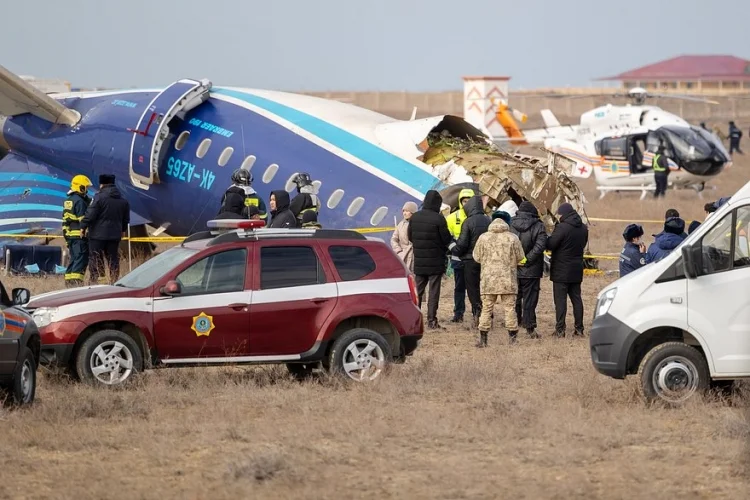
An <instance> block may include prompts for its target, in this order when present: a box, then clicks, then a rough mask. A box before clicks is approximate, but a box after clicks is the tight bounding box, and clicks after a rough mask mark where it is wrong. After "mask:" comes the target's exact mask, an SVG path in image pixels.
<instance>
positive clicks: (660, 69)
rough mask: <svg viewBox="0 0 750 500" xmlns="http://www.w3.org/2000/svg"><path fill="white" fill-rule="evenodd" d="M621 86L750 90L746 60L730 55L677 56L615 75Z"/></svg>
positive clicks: (612, 77) (610, 78)
mask: <svg viewBox="0 0 750 500" xmlns="http://www.w3.org/2000/svg"><path fill="white" fill-rule="evenodd" d="M598 80H599V81H604V80H609V81H612V80H619V81H621V82H622V86H623V87H625V88H628V89H629V88H633V87H643V88H645V89H651V90H657V89H658V90H662V89H675V90H698V91H700V90H704V91H705V90H718V91H722V90H727V91H730V92H731V91H742V90H750V61H748V60H747V59H740V58H739V57H734V56H679V57H674V58H672V59H667V60H666V61H661V62H658V63H654V64H649V65H648V66H643V67H641V68H638V69H633V70H630V71H626V72H625V73H621V74H619V75H616V76H609V77H605V78H599V79H598Z"/></svg>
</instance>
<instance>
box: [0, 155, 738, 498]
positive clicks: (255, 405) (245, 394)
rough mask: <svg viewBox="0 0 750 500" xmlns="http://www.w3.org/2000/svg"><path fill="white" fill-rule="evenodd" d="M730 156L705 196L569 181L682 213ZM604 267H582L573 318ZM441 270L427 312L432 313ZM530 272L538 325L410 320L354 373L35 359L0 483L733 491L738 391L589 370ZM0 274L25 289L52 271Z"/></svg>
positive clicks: (162, 493) (619, 494) (610, 232)
mask: <svg viewBox="0 0 750 500" xmlns="http://www.w3.org/2000/svg"><path fill="white" fill-rule="evenodd" d="M748 168H750V161H747V160H745V159H744V158H740V159H739V164H737V165H735V167H734V168H733V169H731V170H730V171H728V172H727V173H725V174H723V175H722V176H721V178H720V179H719V180H717V182H716V185H717V186H718V189H717V190H716V191H709V192H707V193H706V194H705V196H704V198H705V200H700V199H698V198H697V196H696V195H695V194H694V193H689V192H684V193H674V192H669V193H668V197H667V201H666V202H658V203H654V202H653V201H652V200H651V199H647V200H644V201H643V202H639V201H638V199H637V197H638V195H612V194H610V195H608V197H607V198H605V200H604V201H602V202H599V201H596V200H595V199H594V198H596V193H595V190H594V183H593V180H590V181H587V182H585V183H583V184H582V185H583V186H584V189H585V190H586V192H587V194H588V195H589V196H590V197H591V203H590V204H589V205H588V212H589V215H590V216H592V217H612V218H623V219H625V218H627V219H636V220H638V219H660V218H662V217H663V213H664V211H665V210H666V209H667V208H669V207H671V206H674V207H676V208H678V209H679V210H680V212H681V213H682V214H683V216H684V217H685V218H686V219H687V220H688V221H689V220H690V219H693V218H702V206H703V203H705V201H708V200H713V199H716V198H718V197H719V196H723V195H728V194H732V193H733V192H734V191H735V190H736V189H737V188H738V187H740V186H741V185H743V184H744V182H745V180H746V179H748V178H750V175H748V174H747V169H748ZM623 226H624V223H596V224H595V225H594V226H593V227H592V229H591V234H592V237H591V240H592V243H591V250H592V251H593V252H595V253H612V252H618V251H619V250H620V247H621V244H622V239H621V236H620V233H621V231H622V227H623ZM645 227H646V230H647V234H650V233H652V232H657V231H658V230H659V227H658V224H647V225H645ZM647 240H648V241H650V238H648V239H647ZM602 265H603V267H607V268H610V269H616V262H615V261H602ZM611 279H613V278H612V277H607V276H595V277H587V278H586V280H585V283H584V297H585V307H586V312H585V314H586V322H587V327H588V326H589V325H590V321H591V317H592V311H593V309H592V308H593V306H594V303H595V296H596V293H597V292H598V291H599V290H601V288H602V287H603V286H605V285H606V284H607V283H608V282H609V281H610V280H611ZM444 283H445V286H444V287H443V294H442V302H441V310H440V316H439V317H440V318H441V319H442V320H443V322H444V324H446V325H450V324H449V323H447V320H448V318H449V317H450V315H451V309H452V286H451V284H450V281H445V282H444ZM542 283H543V285H542V297H541V300H540V306H539V324H540V327H541V329H542V333H543V334H544V335H545V337H544V338H543V339H542V340H541V341H539V342H534V341H531V340H526V339H522V340H521V341H520V342H519V344H518V345H516V346H513V347H511V346H509V345H507V339H506V335H505V332H504V331H503V330H500V329H496V330H495V331H494V332H493V333H492V334H491V336H490V348H488V349H485V350H476V349H474V348H473V344H474V342H475V340H476V339H475V332H472V331H471V330H469V329H468V327H467V326H464V327H460V328H456V327H453V326H449V327H448V329H447V330H446V331H445V332H438V333H431V332H428V333H427V335H426V336H425V339H424V341H423V344H422V345H421V347H420V349H418V351H417V353H416V354H415V355H414V357H413V358H411V359H409V360H408V361H407V363H406V364H403V365H396V366H394V367H393V369H392V370H391V372H390V373H389V374H388V375H387V377H385V378H383V379H382V380H381V381H379V382H378V383H376V384H373V385H370V386H357V385H353V384H346V383H342V382H341V381H340V380H337V379H331V378H328V377H327V376H321V377H319V378H316V379H314V380H312V381H306V382H302V383H301V382H296V381H293V380H292V379H291V378H290V377H289V376H288V375H287V374H286V370H285V369H284V368H283V367H256V368H252V367H222V368H212V369H163V370H156V371H152V372H149V373H146V374H143V375H142V376H140V377H139V378H137V379H136V380H135V381H134V382H135V383H133V384H132V385H131V386H129V387H126V388H122V389H115V390H105V389H101V388H91V387H86V386H82V385H78V384H73V383H70V382H68V381H66V380H65V379H64V378H61V377H58V376H53V375H51V374H48V373H46V372H45V371H44V370H42V371H41V372H40V381H39V388H38V392H37V402H36V404H35V405H34V406H33V408H30V409H28V410H24V411H7V410H0V421H2V431H0V450H2V453H0V496H2V497H4V498H164V497H168V498H234V497H245V498H250V497H255V498H259V497H264V498H295V499H298V498H336V497H344V496H346V497H349V498H383V497H398V498H532V499H533V498H605V497H606V498H613V499H615V498H647V497H652V496H654V495H658V496H662V497H665V498H669V497H676V496H677V495H680V498H712V499H713V498H737V499H741V498H750V496H749V495H748V493H749V492H748V489H747V487H746V481H747V472H748V463H749V462H748V460H747V449H746V446H747V441H748V439H749V438H750V423H749V421H748V419H747V418H746V413H745V403H746V401H747V400H748V395H747V390H746V389H745V388H744V387H740V389H739V390H738V391H736V392H735V393H734V394H732V395H730V396H719V395H713V394H712V395H708V396H707V397H705V398H703V399H701V400H696V401H694V402H692V403H691V404H688V405H687V406H686V407H684V408H681V409H676V410H668V409H665V408H661V407H654V408H647V407H645V405H644V404H643V403H642V401H641V400H640V399H638V397H637V394H636V390H635V381H634V380H628V381H625V382H622V381H615V380H611V379H609V378H607V377H604V376H602V375H599V374H598V373H596V372H595V370H594V369H593V367H592V365H591V360H590V357H589V351H588V340H587V339H581V340H572V339H563V340H553V339H551V338H550V337H549V334H550V332H551V330H552V326H553V321H554V320H553V308H552V298H551V285H550V283H549V281H546V280H544V281H543V282H542ZM5 284H6V286H9V287H12V286H19V285H25V286H28V287H29V288H31V289H32V292H34V293H39V292H41V291H43V290H45V289H51V288H58V287H60V286H61V282H60V281H58V280H54V279H50V280H44V281H42V280H25V281H20V280H18V279H14V278H6V279H5ZM569 314H570V313H569ZM570 327H572V318H569V328H570Z"/></svg>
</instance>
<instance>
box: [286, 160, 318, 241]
mask: <svg viewBox="0 0 750 500" xmlns="http://www.w3.org/2000/svg"><path fill="white" fill-rule="evenodd" d="M294 183H295V184H296V185H297V195H296V196H295V197H294V199H293V200H292V202H291V203H290V204H289V210H291V211H292V213H293V214H294V216H295V217H296V218H297V227H302V218H303V217H304V214H305V212H307V211H308V210H311V211H314V212H315V214H316V221H317V214H318V213H319V212H320V199H319V198H318V197H317V195H316V194H315V186H313V183H312V179H311V178H310V174H308V173H306V172H302V173H299V174H297V176H296V177H295V178H294Z"/></svg>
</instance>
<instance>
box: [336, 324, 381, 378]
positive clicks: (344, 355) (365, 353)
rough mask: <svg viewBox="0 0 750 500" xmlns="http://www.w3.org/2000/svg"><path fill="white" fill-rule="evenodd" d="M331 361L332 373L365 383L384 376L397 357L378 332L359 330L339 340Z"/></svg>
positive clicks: (351, 331)
mask: <svg viewBox="0 0 750 500" xmlns="http://www.w3.org/2000/svg"><path fill="white" fill-rule="evenodd" d="M329 359H330V370H331V372H332V373H337V374H339V375H345V376H347V377H349V378H350V379H352V380H356V381H357V382H365V381H370V380H375V379H377V378H378V377H380V375H381V374H382V373H383V371H384V370H385V369H386V368H387V367H388V365H389V364H390V362H391V360H392V359H393V355H392V353H391V346H390V345H389V344H388V342H387V341H386V340H385V338H383V336H382V335H380V334H379V333H378V332H374V331H372V330H368V329H366V328H355V329H353V330H349V331H348V332H346V333H344V334H343V335H341V336H340V337H339V338H338V339H336V341H335V342H334V343H333V348H332V349H331V354H330V357H329Z"/></svg>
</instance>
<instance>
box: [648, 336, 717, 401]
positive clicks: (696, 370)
mask: <svg viewBox="0 0 750 500" xmlns="http://www.w3.org/2000/svg"><path fill="white" fill-rule="evenodd" d="M638 377H639V378H640V379H641V383H640V384H639V390H640V393H641V396H643V398H644V399H645V400H646V401H647V402H653V401H655V400H657V399H660V400H662V401H664V402H665V403H668V404H670V405H679V404H681V403H684V402H685V401H687V400H688V399H690V398H691V397H692V396H693V395H694V394H695V393H696V392H703V391H705V390H706V389H708V386H709V383H710V374H709V371H708V364H707V363H706V360H705V358H704V357H703V355H702V354H701V353H700V352H699V351H698V350H697V349H695V348H694V347H691V346H689V345H687V344H683V343H682V342H666V343H664V344H659V345H658V346H656V347H654V348H653V349H651V350H650V351H649V352H648V353H647V354H646V356H645V357H644V358H643V361H641V365H640V367H639V368H638Z"/></svg>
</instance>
